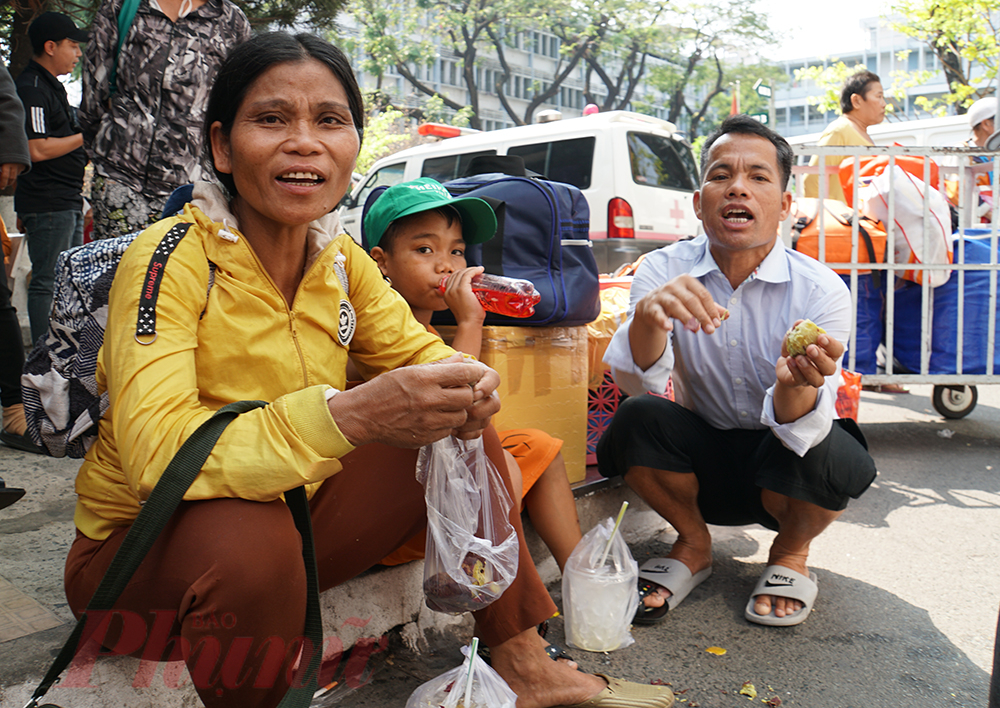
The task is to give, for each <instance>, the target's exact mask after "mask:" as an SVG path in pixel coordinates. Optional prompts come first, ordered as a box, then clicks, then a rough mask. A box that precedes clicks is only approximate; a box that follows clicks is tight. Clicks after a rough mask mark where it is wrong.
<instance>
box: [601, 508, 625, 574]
mask: <svg viewBox="0 0 1000 708" xmlns="http://www.w3.org/2000/svg"><path fill="white" fill-rule="evenodd" d="M626 509H628V502H627V501H623V502H622V508H621V511H619V512H618V518H617V519H615V527H614V528H613V529H611V535H610V536H608V543H607V545H606V546H605V547H604V553H603V554H602V555H601V562H600V563H598V564H597V567H598V568H603V567H604V561H606V560H607V559H608V551H610V550H611V542H612V541H614V540H615V534H616V533H618V527H619V526H621V523H622V517H623V516H625V510H626Z"/></svg>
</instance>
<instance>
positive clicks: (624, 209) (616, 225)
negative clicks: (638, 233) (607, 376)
mask: <svg viewBox="0 0 1000 708" xmlns="http://www.w3.org/2000/svg"><path fill="white" fill-rule="evenodd" d="M608 238H635V220H634V219H633V218H632V207H631V206H630V205H629V203H628V202H627V201H625V200H624V199H622V198H621V197H615V198H614V199H612V200H611V201H610V202H608Z"/></svg>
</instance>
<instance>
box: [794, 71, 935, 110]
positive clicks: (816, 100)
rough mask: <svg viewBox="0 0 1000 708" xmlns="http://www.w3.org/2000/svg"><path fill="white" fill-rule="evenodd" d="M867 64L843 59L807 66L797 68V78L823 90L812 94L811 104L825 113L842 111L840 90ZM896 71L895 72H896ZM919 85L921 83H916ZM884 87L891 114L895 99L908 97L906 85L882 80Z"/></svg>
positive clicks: (901, 99)
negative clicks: (849, 78) (845, 61)
mask: <svg viewBox="0 0 1000 708" xmlns="http://www.w3.org/2000/svg"><path fill="white" fill-rule="evenodd" d="M867 69H868V67H867V66H864V65H863V64H855V65H854V66H848V65H847V64H845V63H844V62H842V61H838V62H836V63H832V64H828V65H827V66H826V67H822V66H807V67H806V68H804V69H796V70H795V78H796V80H798V81H812V82H813V83H814V84H816V86H818V87H819V88H821V89H822V90H823V94H822V95H821V96H818V97H817V96H811V97H810V98H809V105H811V106H816V107H817V108H818V109H819V110H820V111H822V112H824V113H838V114H839V113H840V92H841V91H842V90H843V88H844V82H846V81H847V79H848V77H850V76H852V75H853V74H856V73H857V72H859V71H866V70H867ZM894 73H895V72H894ZM914 85H919V84H914ZM882 88H883V90H884V91H885V100H886V103H887V105H886V109H885V110H886V114H887V115H889V114H891V113H892V112H893V110H894V109H895V106H894V105H893V101H897V102H902V101H904V100H905V99H906V91H905V87H904V86H902V85H901V84H897V83H893V84H892V85H891V86H886V85H885V79H884V78H883V81H882Z"/></svg>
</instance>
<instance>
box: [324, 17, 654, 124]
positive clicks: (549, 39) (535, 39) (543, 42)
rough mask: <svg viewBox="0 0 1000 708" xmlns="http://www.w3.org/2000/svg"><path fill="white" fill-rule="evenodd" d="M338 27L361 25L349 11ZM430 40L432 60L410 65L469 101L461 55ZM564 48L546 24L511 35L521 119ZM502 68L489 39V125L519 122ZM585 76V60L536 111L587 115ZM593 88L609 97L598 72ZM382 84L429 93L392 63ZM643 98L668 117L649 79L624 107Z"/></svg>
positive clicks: (509, 55) (411, 97) (399, 101)
mask: <svg viewBox="0 0 1000 708" xmlns="http://www.w3.org/2000/svg"><path fill="white" fill-rule="evenodd" d="M338 33H339V34H340V35H341V36H345V37H357V36H358V32H357V25H356V24H355V21H354V19H353V18H352V17H351V16H350V15H347V14H344V15H341V16H340V18H338ZM431 40H432V41H433V42H434V43H435V44H436V45H437V47H438V51H437V56H436V57H435V58H434V60H433V61H432V62H431V63H429V64H427V65H411V66H410V67H409V69H410V71H411V72H412V73H413V75H414V76H415V77H416V78H417V79H418V80H419V81H421V82H423V83H425V84H426V85H428V86H430V87H431V88H432V89H433V90H435V91H437V92H438V93H439V94H441V95H442V96H447V97H448V98H450V99H452V100H454V101H456V102H457V103H460V104H463V105H468V104H469V103H470V96H469V91H468V88H467V87H466V85H465V80H464V76H463V73H462V57H461V56H457V55H455V54H454V53H452V52H451V51H450V50H449V49H448V48H447V47H446V46H445V45H444V44H443V43H442V42H441V40H440V38H436V37H433V36H431ZM559 50H560V40H559V38H558V37H556V36H555V35H553V34H550V33H548V32H545V31H544V30H528V31H523V32H518V33H516V34H512V35H511V36H509V37H507V38H506V41H505V47H504V57H505V59H506V62H507V65H508V66H509V67H511V73H512V74H513V75H512V76H511V77H509V79H508V81H507V84H506V85H505V87H504V92H505V95H506V98H507V102H508V103H509V104H510V106H511V107H512V108H513V110H514V112H515V113H516V114H517V115H518V116H519V117H521V118H522V119H523V117H524V111H525V109H526V108H527V106H528V104H529V102H530V100H531V98H532V96H533V95H534V93H535V90H536V87H538V89H539V90H542V91H544V90H545V89H546V88H548V86H549V85H550V84H551V82H552V81H553V80H554V78H555V75H556V71H557V69H558V68H560V67H559V66H558V64H559ZM364 58H365V57H364V56H363V54H362V51H361V50H360V49H359V50H358V51H357V53H356V55H355V56H352V57H351V59H352V64H353V65H354V67H355V70H356V71H357V76H358V83H359V84H360V85H361V88H362V90H365V89H374V88H376V87H377V86H378V78H377V77H376V76H374V75H372V74H369V73H367V72H365V71H363V70H361V69H360V67H362V66H363V63H362V62H363V60H364ZM656 61H659V60H657V59H655V58H652V57H648V58H647V60H646V62H647V66H648V65H650V64H651V63H655V62H656ZM502 72H503V68H502V67H501V65H500V61H499V59H498V58H497V54H496V51H495V50H494V49H493V47H492V46H490V45H489V44H488V43H484V44H483V46H481V47H480V49H479V52H478V57H477V61H476V86H477V87H478V90H479V115H480V118H481V119H482V121H483V128H484V129H485V130H497V129H500V128H509V127H512V126H513V125H515V122H514V121H513V120H512V119H511V117H510V115H509V114H508V113H507V111H506V110H504V108H503V106H502V105H501V103H500V98H499V97H498V95H497V92H496V89H495V86H496V77H497V75H498V74H502ZM586 81H587V78H586V66H585V65H584V64H583V62H581V63H580V64H579V65H578V66H577V67H576V68H575V69H574V71H573V73H572V74H571V75H570V76H569V77H567V79H566V80H565V81H563V83H562V86H561V87H560V89H559V92H558V93H557V94H556V95H554V96H553V97H552V98H551V99H549V101H547V102H546V103H544V104H542V105H540V106H539V107H538V108H537V109H536V110H535V116H537V114H538V112H540V111H543V110H548V109H555V110H558V111H560V112H561V113H562V114H563V117H565V118H573V117H577V116H580V115H583V109H584V106H585V105H586V103H587V101H586V99H585V97H584V94H585V89H586ZM590 88H591V93H592V95H593V96H595V97H596V99H597V102H598V103H600V102H602V101H603V100H604V99H605V98H606V97H607V89H606V88H605V86H604V84H603V82H601V81H600V79H599V78H598V77H597V76H596V75H592V76H591V78H590ZM381 89H382V90H383V91H385V92H386V93H388V94H389V95H390V96H391V97H392V99H393V102H394V103H395V104H396V105H399V106H409V107H418V106H422V105H423V104H424V103H425V102H426V101H427V99H428V96H427V95H426V94H424V93H422V92H420V91H418V90H417V89H415V88H414V87H413V85H412V84H411V83H410V82H409V81H408V80H407V79H406V78H404V77H403V76H402V75H400V74H399V73H398V72H397V71H396V69H395V68H390V69H389V70H387V71H386V72H385V74H383V76H382V83H381ZM640 101H641V102H642V104H643V112H644V113H649V114H651V115H655V116H656V117H658V118H664V119H665V118H666V117H667V114H668V112H669V103H668V101H669V98H668V97H667V96H666V95H665V94H663V93H662V92H658V91H656V90H655V89H653V88H652V87H650V86H649V85H648V84H646V83H645V82H640V85H639V86H638V88H637V90H636V91H635V92H634V94H633V101H632V102H630V104H629V105H628V106H626V107H625V108H626V110H632V109H634V107H635V104H636V103H638V102H640Z"/></svg>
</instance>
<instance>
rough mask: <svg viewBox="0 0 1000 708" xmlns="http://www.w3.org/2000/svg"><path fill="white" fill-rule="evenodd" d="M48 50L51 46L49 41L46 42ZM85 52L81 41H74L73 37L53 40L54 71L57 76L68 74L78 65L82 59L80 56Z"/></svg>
mask: <svg viewBox="0 0 1000 708" xmlns="http://www.w3.org/2000/svg"><path fill="white" fill-rule="evenodd" d="M45 46H46V50H47V49H48V48H49V43H48V42H46V43H45ZM82 54H83V52H81V51H80V44H79V42H74V41H73V40H72V39H63V40H60V41H58V42H52V54H51V56H52V68H53V69H54V71H53V72H52V73H53V74H55V75H56V76H62V75H63V74H68V73H69V72H71V71H73V69H74V67H76V63H77V62H78V61H79V60H80V56H81V55H82Z"/></svg>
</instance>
